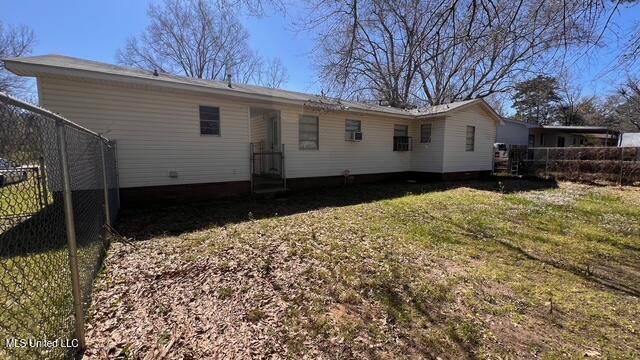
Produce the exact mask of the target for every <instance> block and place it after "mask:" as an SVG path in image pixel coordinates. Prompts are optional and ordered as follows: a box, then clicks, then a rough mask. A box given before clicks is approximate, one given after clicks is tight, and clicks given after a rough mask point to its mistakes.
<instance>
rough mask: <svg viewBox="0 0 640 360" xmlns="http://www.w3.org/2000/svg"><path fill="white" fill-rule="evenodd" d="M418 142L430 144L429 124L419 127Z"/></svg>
mask: <svg viewBox="0 0 640 360" xmlns="http://www.w3.org/2000/svg"><path fill="white" fill-rule="evenodd" d="M420 142H421V143H430V142H431V124H422V125H420Z"/></svg>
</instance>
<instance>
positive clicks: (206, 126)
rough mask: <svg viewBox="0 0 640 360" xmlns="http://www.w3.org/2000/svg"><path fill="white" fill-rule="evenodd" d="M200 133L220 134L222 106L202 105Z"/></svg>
mask: <svg viewBox="0 0 640 360" xmlns="http://www.w3.org/2000/svg"><path fill="white" fill-rule="evenodd" d="M200 135H220V108H219V107H213V106H200Z"/></svg>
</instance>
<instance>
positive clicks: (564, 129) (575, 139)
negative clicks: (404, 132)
mask: <svg viewBox="0 0 640 360" xmlns="http://www.w3.org/2000/svg"><path fill="white" fill-rule="evenodd" d="M529 133H530V135H533V137H532V139H533V141H534V143H535V147H572V146H616V145H617V143H618V132H617V131H614V130H611V129H609V128H607V127H603V126H551V125H545V126H540V127H536V128H532V129H530V130H529Z"/></svg>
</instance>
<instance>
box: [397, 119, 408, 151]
mask: <svg viewBox="0 0 640 360" xmlns="http://www.w3.org/2000/svg"><path fill="white" fill-rule="evenodd" d="M410 150H411V138H410V137H409V125H393V151H410Z"/></svg>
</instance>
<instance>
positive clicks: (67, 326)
mask: <svg viewBox="0 0 640 360" xmlns="http://www.w3.org/2000/svg"><path fill="white" fill-rule="evenodd" d="M118 208H119V198H118V178H117V165H116V149H115V144H114V143H112V142H109V141H108V140H107V139H105V138H103V137H101V136H99V135H97V134H95V133H93V132H91V131H89V130H86V129H84V128H82V127H80V126H78V125H76V124H73V123H71V122H69V121H67V120H65V119H64V118H62V117H60V116H57V115H55V114H53V113H51V112H48V111H46V110H44V109H41V108H38V107H35V106H32V105H29V104H26V103H23V102H21V101H18V100H16V99H13V98H10V97H8V96H6V95H4V94H2V93H0V256H1V257H0V309H1V310H0V341H2V344H0V358H16V359H41V358H50V359H53V358H70V357H73V356H74V355H76V354H77V353H78V352H79V351H80V350H81V349H82V348H83V347H84V319H85V317H86V314H87V308H88V305H89V301H90V296H91V288H92V283H93V280H94V278H95V276H96V274H97V271H98V270H99V269H100V266H101V265H102V260H103V258H104V255H105V252H106V249H107V247H108V245H109V244H108V242H109V227H110V225H111V222H112V221H113V220H114V219H115V217H116V216H117V211H118Z"/></svg>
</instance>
